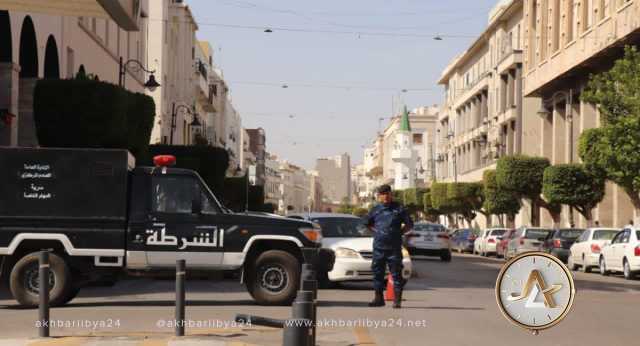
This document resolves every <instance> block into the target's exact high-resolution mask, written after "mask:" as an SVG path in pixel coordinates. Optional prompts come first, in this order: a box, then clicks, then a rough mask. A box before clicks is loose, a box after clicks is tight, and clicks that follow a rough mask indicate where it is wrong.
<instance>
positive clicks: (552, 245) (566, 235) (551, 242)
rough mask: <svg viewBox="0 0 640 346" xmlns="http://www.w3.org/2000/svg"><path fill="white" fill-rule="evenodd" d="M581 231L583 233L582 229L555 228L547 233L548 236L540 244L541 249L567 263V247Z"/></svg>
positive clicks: (568, 247) (569, 246)
mask: <svg viewBox="0 0 640 346" xmlns="http://www.w3.org/2000/svg"><path fill="white" fill-rule="evenodd" d="M582 233H584V229H579V228H563V229H557V230H555V231H554V232H553V233H551V234H549V237H548V238H547V239H546V240H545V241H544V244H542V250H543V251H545V252H547V253H549V254H551V255H553V256H555V257H557V258H558V259H559V260H561V261H562V262H564V263H567V261H568V259H569V249H570V248H571V245H573V243H574V242H575V241H576V239H578V237H580V235H581V234H582Z"/></svg>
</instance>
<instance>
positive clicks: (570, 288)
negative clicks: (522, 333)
mask: <svg viewBox="0 0 640 346" xmlns="http://www.w3.org/2000/svg"><path fill="white" fill-rule="evenodd" d="M575 294H576V289H575V285H574V283H573V277H572V276H571V272H569V269H567V267H566V266H565V265H564V264H563V263H562V262H561V261H560V260H559V259H557V258H556V257H554V256H552V255H549V254H547V253H544V252H528V253H524V254H522V255H519V256H517V257H515V258H513V259H512V260H510V261H509V262H507V263H506V264H505V265H504V267H502V270H500V274H499V275H498V280H497V281H496V299H497V301H498V306H499V307H500V311H501V312H502V314H503V315H504V316H505V317H506V318H507V319H508V320H509V321H511V322H512V323H513V324H515V325H517V326H519V327H522V328H524V329H527V330H531V331H533V332H534V334H537V332H538V331H539V330H543V329H547V328H551V327H553V326H554V325H556V324H558V323H559V322H560V321H562V319H563V318H564V317H565V316H567V314H568V313H569V311H570V310H571V306H572V305H573V299H574V298H575Z"/></svg>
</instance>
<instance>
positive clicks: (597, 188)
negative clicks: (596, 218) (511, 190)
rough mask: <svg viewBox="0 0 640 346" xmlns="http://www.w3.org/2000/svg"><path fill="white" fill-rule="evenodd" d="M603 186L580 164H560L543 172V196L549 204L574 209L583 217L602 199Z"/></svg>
mask: <svg viewBox="0 0 640 346" xmlns="http://www.w3.org/2000/svg"><path fill="white" fill-rule="evenodd" d="M604 190H605V184H604V180H603V179H599V178H597V177H595V176H593V175H591V174H589V172H588V171H587V170H586V169H585V168H584V165H581V164H562V165H556V166H550V167H547V169H545V171H544V180H543V194H544V197H545V199H546V200H547V201H549V203H551V204H566V205H569V206H572V207H575V208H576V209H578V210H579V211H580V213H582V214H583V215H584V213H586V211H587V210H591V209H593V208H595V207H596V206H597V205H598V203H600V201H602V199H603V198H604Z"/></svg>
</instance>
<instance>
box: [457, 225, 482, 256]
mask: <svg viewBox="0 0 640 346" xmlns="http://www.w3.org/2000/svg"><path fill="white" fill-rule="evenodd" d="M478 233H479V231H477V230H474V229H470V228H461V229H458V230H456V231H455V232H454V233H453V238H451V239H452V248H453V249H455V250H456V251H458V252H460V253H463V252H469V253H472V252H473V245H474V242H475V240H476V238H478Z"/></svg>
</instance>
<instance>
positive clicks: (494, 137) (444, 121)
mask: <svg viewBox="0 0 640 346" xmlns="http://www.w3.org/2000/svg"><path fill="white" fill-rule="evenodd" d="M522 4H523V2H522V0H507V1H500V2H499V3H498V5H497V6H496V7H495V8H494V9H493V10H492V11H491V13H490V14H489V23H488V26H487V28H486V29H485V30H484V31H483V32H482V33H481V34H480V36H479V37H478V38H477V39H476V40H475V41H474V42H473V43H472V44H471V46H470V47H469V48H468V49H467V50H466V51H465V52H464V53H462V54H461V55H459V56H458V57H456V58H455V59H453V61H452V62H451V63H450V64H449V66H448V67H447V68H446V69H445V70H444V72H443V73H442V77H441V78H440V81H439V84H441V85H444V88H445V93H446V96H445V102H444V104H443V105H442V111H441V113H440V116H439V119H438V121H439V122H438V130H437V135H436V142H437V151H438V159H437V162H438V164H437V178H438V180H444V181H480V180H482V174H483V172H484V170H485V169H487V168H495V162H496V160H497V159H498V158H499V157H501V156H504V155H512V154H515V153H520V152H521V151H522V130H521V129H522V114H523V108H524V107H523V98H522V82H521V81H522V49H523V44H522V42H523V37H524V34H523V23H522Z"/></svg>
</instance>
